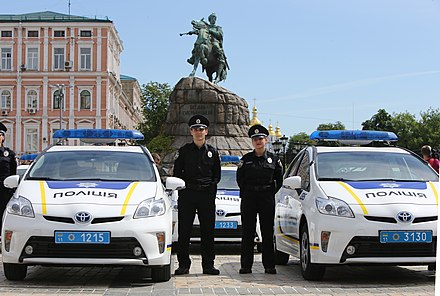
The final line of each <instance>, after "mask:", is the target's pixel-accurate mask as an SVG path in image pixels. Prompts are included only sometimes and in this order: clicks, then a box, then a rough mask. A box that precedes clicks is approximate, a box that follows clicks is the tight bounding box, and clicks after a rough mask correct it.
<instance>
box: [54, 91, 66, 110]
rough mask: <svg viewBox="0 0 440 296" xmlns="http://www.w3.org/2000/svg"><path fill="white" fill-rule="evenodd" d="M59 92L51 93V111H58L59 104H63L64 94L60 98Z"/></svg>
mask: <svg viewBox="0 0 440 296" xmlns="http://www.w3.org/2000/svg"><path fill="white" fill-rule="evenodd" d="M60 94H61V92H60V91H59V90H56V91H55V92H54V93H53V109H60V106H61V104H62V103H63V98H62V96H64V94H62V95H61V96H60Z"/></svg>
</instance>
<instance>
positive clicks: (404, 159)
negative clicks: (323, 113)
mask: <svg viewBox="0 0 440 296" xmlns="http://www.w3.org/2000/svg"><path fill="white" fill-rule="evenodd" d="M310 139H311V140H316V141H320V142H322V143H324V144H323V145H319V142H318V145H314V146H309V147H306V148H305V149H303V150H302V151H300V152H299V153H298V155H297V156H296V157H295V159H294V160H293V161H292V163H291V164H290V166H289V168H288V169H287V171H286V173H285V175H284V178H285V179H284V182H283V187H282V188H281V189H280V190H279V191H278V193H277V194H276V213H275V241H276V243H275V247H276V261H277V264H286V263H287V262H288V260H289V255H292V256H295V257H297V258H299V259H300V263H301V264H300V265H301V271H302V275H303V277H304V278H305V279H307V280H320V279H322V277H323V276H324V272H325V268H326V266H329V265H336V264H393V265H408V264H410V265H428V266H429V265H434V264H435V260H436V242H437V211H438V198H439V195H438V180H439V176H438V175H437V173H436V172H435V171H434V170H433V169H432V168H431V167H429V166H428V165H427V163H426V162H424V161H423V159H421V158H420V157H419V156H417V155H416V154H414V153H412V152H410V151H408V150H406V149H403V148H397V147H391V146H388V147H387V145H385V144H384V143H391V142H394V141H397V137H396V135H395V134H394V133H391V132H380V131H348V130H344V131H316V132H314V133H312V135H311V136H310ZM326 141H339V142H340V143H348V144H351V146H341V145H337V146H336V147H332V146H330V145H328V144H329V143H328V142H327V144H325V143H326ZM372 141H373V142H375V143H382V145H380V147H373V146H372V145H371V144H370V145H369V146H365V145H364V146H360V145H359V144H367V143H370V142H372ZM352 144H354V145H352ZM376 146H377V145H376Z"/></svg>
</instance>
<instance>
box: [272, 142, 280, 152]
mask: <svg viewBox="0 0 440 296" xmlns="http://www.w3.org/2000/svg"><path fill="white" fill-rule="evenodd" d="M281 145H282V143H281V141H280V139H277V140H276V141H275V142H273V143H272V147H273V151H274V152H275V154H279V153H280V150H281Z"/></svg>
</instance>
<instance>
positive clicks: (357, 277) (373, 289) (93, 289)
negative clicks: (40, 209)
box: [0, 248, 435, 296]
mask: <svg viewBox="0 0 440 296" xmlns="http://www.w3.org/2000/svg"><path fill="white" fill-rule="evenodd" d="M237 250H238V249H237V248H235V249H233V250H232V251H226V252H223V253H220V254H219V255H217V257H216V267H217V268H219V269H220V271H221V274H220V275H219V276H209V275H203V274H202V269H201V258H200V256H199V255H196V254H194V255H192V256H191V259H192V266H191V270H190V274H189V275H185V276H177V277H174V276H173V277H172V278H171V280H170V281H169V282H165V283H153V282H151V280H149V279H148V276H149V272H148V271H141V270H139V269H137V268H121V267H30V268H29V271H28V276H27V277H26V279H25V280H24V281H22V282H10V281H7V280H6V279H5V278H4V275H3V271H1V273H2V274H1V275H0V295H23V296H24V295H106V296H108V295H161V296H162V295H188V296H189V295H389V296H398V295H399V296H401V295H408V296H409V295H412V296H413V295H420V296H421V295H434V281H435V272H432V271H428V270H427V268H426V266H412V267H388V266H387V267H349V266H340V267H332V268H328V269H327V272H326V275H325V278H324V280H323V281H320V282H307V281H304V280H303V279H302V277H301V273H300V267H299V264H298V261H296V260H294V259H291V260H290V262H289V264H288V265H286V266H277V271H278V274H277V275H269V274H265V273H264V269H263V266H262V264H261V255H260V254H255V264H254V267H253V273H252V274H246V275H240V274H239V273H238V270H239V268H240V262H239V260H240V259H239V258H240V257H239V255H236V254H237ZM176 267H177V262H176V257H175V256H173V270H174V268H176Z"/></svg>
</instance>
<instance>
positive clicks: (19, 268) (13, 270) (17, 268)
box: [3, 263, 27, 281]
mask: <svg viewBox="0 0 440 296" xmlns="http://www.w3.org/2000/svg"><path fill="white" fill-rule="evenodd" d="M3 272H4V274H5V277H6V278H7V279H8V280H10V281H22V280H24V278H25V277H26V274H27V265H22V264H14V263H3Z"/></svg>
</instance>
